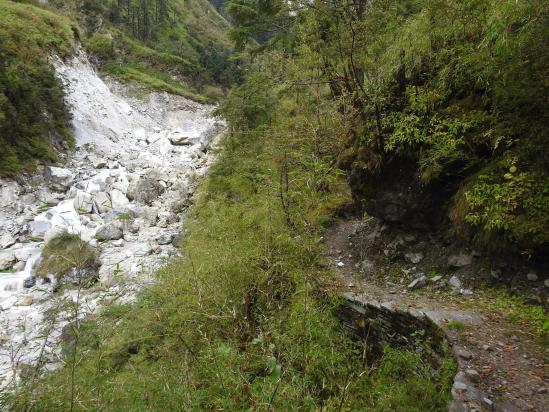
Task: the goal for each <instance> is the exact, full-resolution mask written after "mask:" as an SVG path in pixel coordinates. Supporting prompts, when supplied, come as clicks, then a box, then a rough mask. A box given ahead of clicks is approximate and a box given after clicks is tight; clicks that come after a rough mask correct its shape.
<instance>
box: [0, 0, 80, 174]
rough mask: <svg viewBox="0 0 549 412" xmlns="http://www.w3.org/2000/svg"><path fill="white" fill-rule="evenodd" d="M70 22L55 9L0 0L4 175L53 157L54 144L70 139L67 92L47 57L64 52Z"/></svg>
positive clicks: (0, 136) (0, 155)
mask: <svg viewBox="0 0 549 412" xmlns="http://www.w3.org/2000/svg"><path fill="white" fill-rule="evenodd" d="M72 39H73V31H72V28H71V22H70V21H69V20H68V19H66V18H63V17H61V16H58V15H55V14H53V13H51V12H48V11H45V10H41V9H38V8H36V7H33V6H30V5H24V4H17V3H13V2H11V1H7V0H1V1H0V62H1V63H0V146H1V147H2V150H1V151H0V176H1V175H16V174H18V173H21V172H22V171H24V170H27V169H29V168H30V167H32V165H33V164H34V162H35V160H36V159H39V160H55V157H56V156H55V152H54V150H53V146H59V145H60V144H61V143H62V142H63V141H68V142H69V143H70V142H71V141H72V138H71V135H70V131H69V129H68V120H69V119H68V114H67V112H66V110H65V106H64V102H63V92H62V88H61V86H60V84H59V83H58V81H57V80H56V79H55V77H54V74H53V70H52V69H51V68H50V66H49V64H48V61H47V57H48V53H50V52H53V51H54V52H56V53H58V54H60V55H66V54H68V53H69V51H70V42H71V40H72Z"/></svg>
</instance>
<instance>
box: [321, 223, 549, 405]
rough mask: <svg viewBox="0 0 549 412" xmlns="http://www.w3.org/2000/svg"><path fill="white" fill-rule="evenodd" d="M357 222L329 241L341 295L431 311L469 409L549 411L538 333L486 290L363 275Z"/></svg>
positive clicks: (548, 376) (548, 372)
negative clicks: (439, 288)
mask: <svg viewBox="0 0 549 412" xmlns="http://www.w3.org/2000/svg"><path fill="white" fill-rule="evenodd" d="M359 224H360V222H359V221H358V220H342V221H339V222H337V223H335V224H334V225H333V226H332V227H331V228H330V229H329V230H328V233H327V235H326V239H325V242H326V245H327V248H326V250H327V255H328V256H327V257H328V258H329V259H330V262H331V263H332V264H333V265H334V267H335V268H336V271H337V276H338V279H339V280H340V281H341V284H342V285H343V287H342V292H343V293H350V292H351V293H353V294H355V295H356V296H359V297H360V300H362V301H377V302H380V303H381V302H385V303H390V305H394V306H396V307H400V308H412V309H415V310H417V311H420V312H424V313H428V314H429V317H430V318H431V319H433V320H434V321H435V323H437V324H438V325H439V326H440V327H441V328H442V329H443V330H444V332H445V333H446V335H447V337H448V341H449V343H450V344H451V345H452V347H453V352H454V354H455V356H456V359H457V360H458V364H459V367H458V374H457V375H456V379H455V383H454V387H453V389H452V391H453V395H454V398H456V397H457V398H460V399H463V400H464V404H465V405H467V407H468V410H502V411H515V410H516V411H538V412H543V411H547V410H548V409H547V408H548V405H549V397H548V394H547V391H548V389H549V368H548V364H547V361H546V359H547V351H546V350H544V348H542V347H541V346H540V345H539V344H538V343H537V342H536V336H534V335H533V334H532V333H530V332H528V331H525V330H523V328H521V327H520V326H517V325H516V324H514V323H513V322H511V321H509V320H507V319H506V318H504V317H503V316H502V315H500V314H498V313H496V312H494V311H493V310H489V309H488V306H487V303H488V298H487V297H485V296H483V294H482V292H478V293H477V291H475V293H474V294H472V295H470V296H462V295H459V296H452V295H451V294H435V293H432V292H431V289H430V287H429V286H428V287H425V288H422V289H419V290H412V291H410V290H409V287H407V283H398V282H389V281H387V280H385V279H383V278H382V277H380V276H374V275H365V274H364V273H361V271H360V270H359V267H360V264H361V259H359V258H357V257H355V256H354V255H353V251H354V249H353V244H352V234H353V233H355V230H356V227H357V225H359Z"/></svg>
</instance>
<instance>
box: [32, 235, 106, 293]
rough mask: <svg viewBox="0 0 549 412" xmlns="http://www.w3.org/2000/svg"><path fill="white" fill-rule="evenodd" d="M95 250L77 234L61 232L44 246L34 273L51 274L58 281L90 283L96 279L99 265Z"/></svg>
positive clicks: (39, 274)
mask: <svg viewBox="0 0 549 412" xmlns="http://www.w3.org/2000/svg"><path fill="white" fill-rule="evenodd" d="M97 252H98V251H97V249H96V248H94V247H93V246H91V245H90V244H89V243H88V242H86V241H84V240H82V238H81V237H80V236H79V235H77V234H71V233H67V232H65V233H61V234H60V235H58V236H56V237H54V238H52V239H51V240H50V241H49V242H48V243H47V244H46V246H45V247H44V250H43V251H42V259H41V260H40V264H39V265H38V268H37V270H36V275H37V276H40V277H46V276H49V275H53V276H55V278H56V279H57V281H58V282H61V281H63V282H68V283H72V284H80V285H81V284H91V283H93V282H95V281H96V280H97V269H98V268H99V265H100V263H99V260H98V258H97V255H98V253H97Z"/></svg>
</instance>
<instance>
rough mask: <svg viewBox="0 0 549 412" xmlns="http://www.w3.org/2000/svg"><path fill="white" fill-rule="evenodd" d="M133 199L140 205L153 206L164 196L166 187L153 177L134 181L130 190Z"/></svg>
mask: <svg viewBox="0 0 549 412" xmlns="http://www.w3.org/2000/svg"><path fill="white" fill-rule="evenodd" d="M128 191H129V193H130V196H131V198H133V199H134V200H136V201H137V202H139V203H142V204H145V205H149V206H150V205H151V204H152V202H153V201H154V200H156V199H158V197H159V196H160V195H161V194H162V192H163V191H164V187H163V186H162V184H160V182H159V181H158V180H156V179H154V178H151V177H148V176H146V177H142V178H140V179H136V180H134V181H133V182H132V183H131V184H130V189H128Z"/></svg>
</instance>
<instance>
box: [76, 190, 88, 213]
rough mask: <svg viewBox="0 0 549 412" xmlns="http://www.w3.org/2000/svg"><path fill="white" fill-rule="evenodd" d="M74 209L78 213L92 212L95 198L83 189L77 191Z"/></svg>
mask: <svg viewBox="0 0 549 412" xmlns="http://www.w3.org/2000/svg"><path fill="white" fill-rule="evenodd" d="M73 204H74V209H75V210H76V211H77V212H78V213H91V211H92V209H93V199H92V196H91V195H90V194H89V193H86V192H84V191H82V190H78V191H77V192H76V196H75V197H74V200H73Z"/></svg>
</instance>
